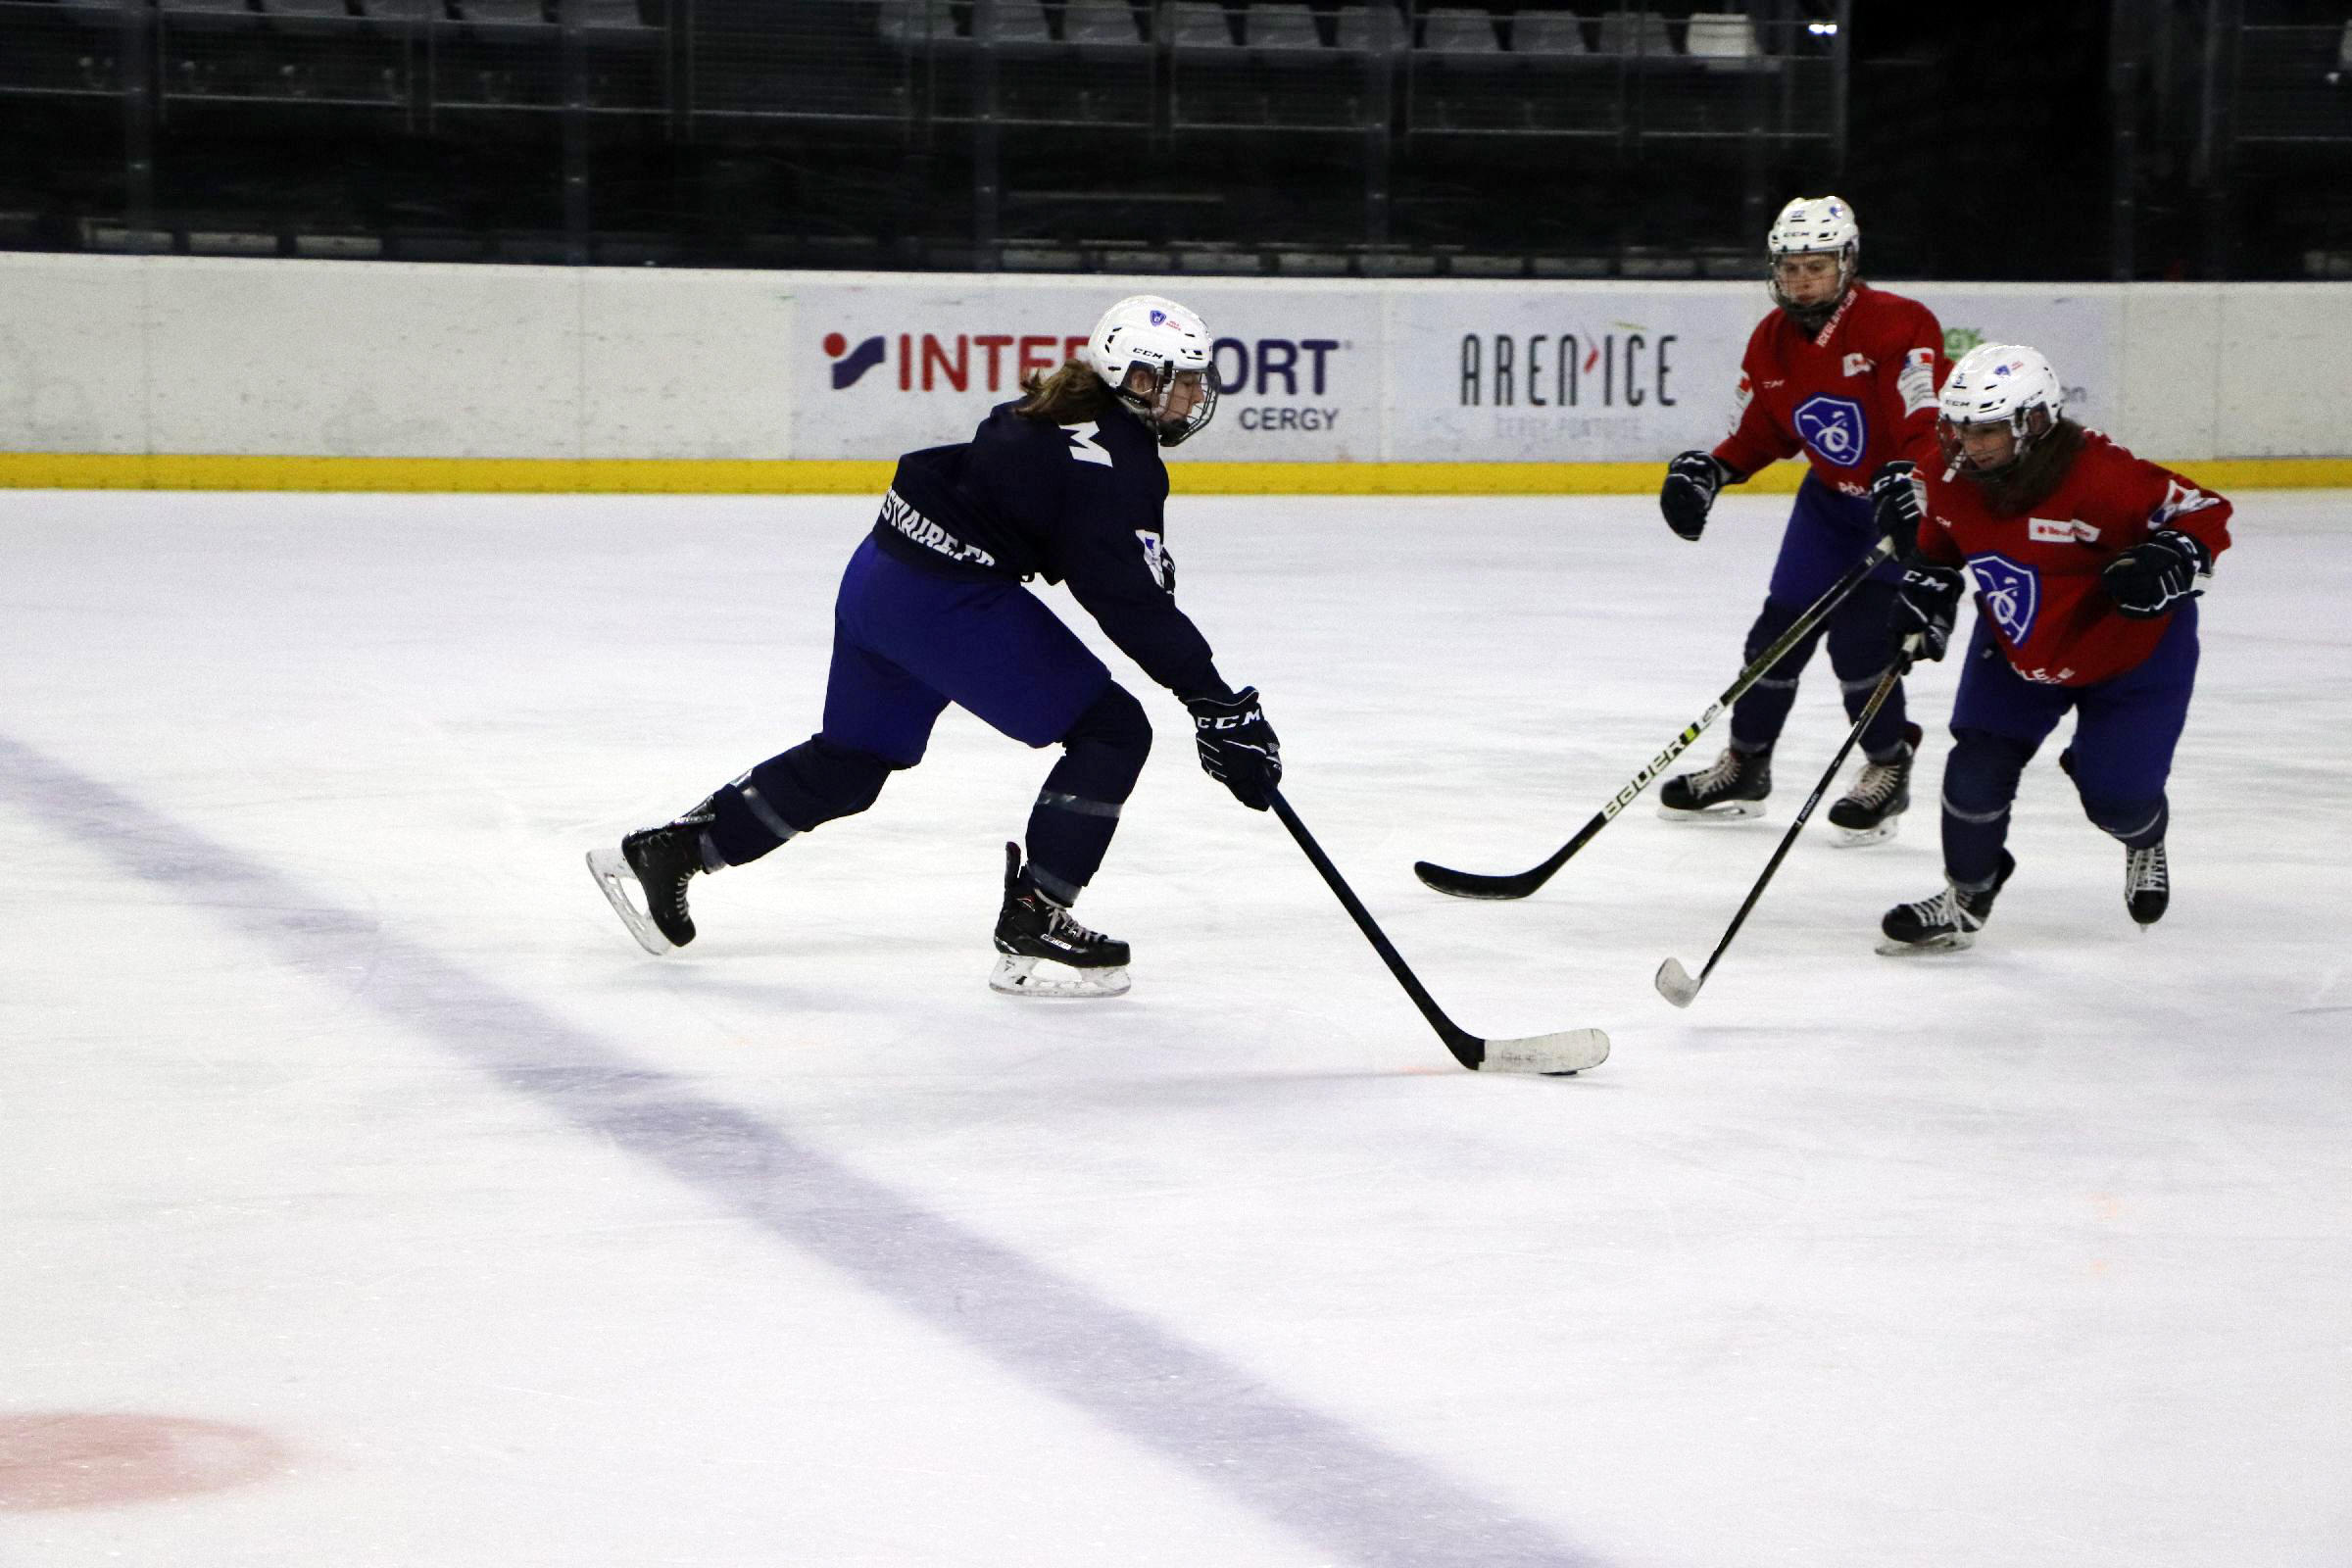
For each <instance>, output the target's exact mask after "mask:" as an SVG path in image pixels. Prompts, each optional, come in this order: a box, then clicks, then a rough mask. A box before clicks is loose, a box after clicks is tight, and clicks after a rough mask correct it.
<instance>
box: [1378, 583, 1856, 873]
mask: <svg viewBox="0 0 2352 1568" xmlns="http://www.w3.org/2000/svg"><path fill="white" fill-rule="evenodd" d="M1893 554H1894V541H1893V540H1891V539H1882V540H1880V541H1879V542H1878V545H1877V546H1876V548H1874V549H1873V550H1872V551H1871V553H1870V554H1869V555H1867V556H1864V557H1863V558H1862V559H1861V560H1860V561H1858V562H1856V563H1855V564H1853V565H1852V566H1850V567H1848V568H1847V569H1846V573H1845V575H1844V576H1842V577H1840V578H1838V580H1837V581H1836V582H1834V583H1832V584H1831V585H1830V591H1829V592H1828V593H1825V594H1823V595H1822V596H1821V597H1820V598H1819V599H1816V600H1814V601H1813V604H1812V606H1811V608H1809V609H1808V610H1806V612H1805V613H1803V614H1801V615H1799V616H1797V617H1796V623H1795V624H1794V625H1792V626H1790V627H1789V629H1788V630H1787V631H1785V632H1783V633H1781V635H1780V636H1779V637H1778V638H1777V639H1775V640H1774V642H1773V644H1772V646H1771V647H1769V648H1767V649H1765V650H1764V652H1762V653H1761V654H1758V655H1757V656H1756V657H1755V658H1754V659H1753V660H1752V661H1750V662H1749V663H1748V666H1747V667H1746V668H1745V669H1743V670H1741V671H1740V678H1739V679H1738V680H1735V681H1733V682H1732V683H1731V685H1729V686H1727V687H1725V688H1724V692H1723V695H1722V696H1721V697H1718V698H1716V699H1715V701H1714V702H1713V703H1711V704H1709V705H1708V706H1707V711H1705V712H1703V713H1701V714H1699V715H1698V717H1696V718H1695V719H1692V720H1691V723H1690V724H1688V725H1687V726H1685V727H1684V730H1683V732H1682V733H1681V734H1680V735H1677V736H1676V737H1675V738H1674V739H1673V741H1672V742H1670V743H1669V744H1668V745H1667V747H1666V749H1665V750H1664V751H1662V752H1660V753H1659V754H1658V755H1657V756H1655V757H1653V758H1651V759H1650V760H1648V761H1647V762H1645V763H1643V764H1642V768H1641V770H1640V771H1639V772H1637V773H1635V774H1634V776H1633V777H1632V778H1630V779H1628V780H1626V783H1625V788H1623V789H1621V790H1619V791H1618V792H1617V794H1616V795H1615V797H1614V798H1612V799H1611V800H1610V801H1609V803H1608V804H1607V805H1606V806H1604V807H1602V808H1601V809H1599V810H1598V811H1596V812H1594V813H1593V820H1592V821H1590V822H1587V823H1586V824H1585V825H1584V826H1583V827H1581V828H1579V829H1577V832H1576V837H1574V838H1572V839H1570V840H1569V841H1568V842H1567V843H1565V844H1563V845H1561V846H1560V847H1559V849H1558V850H1556V851H1554V852H1553V854H1552V857H1551V858H1550V859H1548V860H1545V861H1544V863H1543V864H1542V865H1537V866H1531V867H1529V868H1528V869H1527V870H1525V871H1520V872H1518V873H1516V874H1513V875H1507V876H1490V875H1487V874H1486V873H1484V872H1479V871H1456V870H1454V869H1452V868H1451V867H1449V866H1443V865H1438V864H1435V863H1433V862H1431V861H1428V860H1416V861H1414V862H1413V874H1414V875H1415V876H1417V877H1419V878H1420V879H1421V880H1422V881H1424V882H1426V883H1428V884H1429V885H1430V886H1431V887H1433V888H1436V889H1437V890H1438V891H1439V892H1440V893H1447V894H1451V895H1452V896H1453V897H1455V898H1457V899H1524V898H1526V897H1527V896H1528V895H1529V894H1530V893H1533V892H1535V891H1536V889H1538V888H1540V887H1542V886H1543V885H1544V883H1546V882H1548V881H1550V880H1551V875H1552V873H1553V872H1554V871H1557V870H1558V869H1559V868H1560V867H1561V866H1563V865H1566V864H1567V863H1568V859H1569V857H1571V856H1573V855H1575V854H1576V852H1577V851H1579V850H1581V849H1583V848H1584V847H1585V846H1586V845H1587V844H1589V843H1591V842H1592V840H1593V835H1594V834H1596V833H1598V832H1599V831H1600V830H1601V829H1602V828H1604V827H1607V826H1608V825H1609V824H1610V823H1611V822H1613V821H1615V820H1616V819H1617V813H1618V812H1620V811H1622V810H1624V809H1626V808H1627V807H1629V806H1631V805H1633V804H1634V801H1635V800H1636V798H1638V797H1639V796H1640V795H1641V793H1642V791H1643V790H1644V789H1646V788H1648V786H1649V781H1650V780H1651V779H1653V778H1656V777H1657V776H1658V775H1659V774H1660V773H1662V772H1664V771H1665V770H1666V768H1667V767H1668V765H1669V764H1671V763H1672V762H1673V761H1674V760H1675V759H1676V758H1678V757H1680V756H1682V755H1683V753H1684V752H1686V751H1688V750H1690V748H1691V742H1692V741H1695V740H1697V739H1698V738H1699V736H1700V735H1702V734H1704V733H1705V732H1706V728H1707V726H1708V725H1710V724H1712V723H1714V722H1715V720H1717V719H1718V718H1721V717H1722V716H1723V712H1724V710H1726V709H1728V708H1730V707H1731V706H1732V705H1733V704H1734V703H1736V702H1738V701H1739V700H1740V698H1742V697H1744V696H1746V695H1747V689H1748V688H1749V687H1750V686H1753V685H1754V684H1755V683H1756V682H1758V681H1760V680H1762V679H1763V678H1764V676H1765V674H1766V672H1767V671H1769V670H1770V669H1771V668H1772V666H1773V665H1775V664H1777V663H1779V662H1781V661H1782V660H1783V659H1784V658H1786V657H1787V656H1788V653H1789V649H1791V648H1794V647H1795V646H1796V645H1797V644H1798V643H1800V642H1803V641H1804V640H1805V639H1806V638H1807V637H1810V636H1811V635H1812V634H1813V630H1814V628H1815V627H1817V626H1819V625H1820V624H1821V623H1822V622H1823V621H1825V620H1827V619H1828V618H1829V617H1830V613H1831V612H1832V611H1834V610H1836V609H1837V608H1838V606H1839V605H1841V604H1843V603H1844V602H1845V597H1846V595H1848V594H1850V593H1852V592H1853V591H1854V590H1855V589H1856V588H1858V587H1860V586H1861V584H1862V579H1863V578H1865V577H1867V576H1869V575H1870V574H1871V573H1872V572H1873V571H1875V570H1877V569H1878V565H1879V563H1881V562H1882V561H1885V560H1887V558H1888V557H1889V556H1891V555H1893Z"/></svg>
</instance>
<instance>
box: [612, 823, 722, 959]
mask: <svg viewBox="0 0 2352 1568" xmlns="http://www.w3.org/2000/svg"><path fill="white" fill-rule="evenodd" d="M710 823H711V812H710V810H709V809H708V806H707V805H706V806H701V807H697V808H696V809H694V810H692V811H689V812H687V813H686V814H685V815H684V816H681V817H679V818H678V819H677V820H676V821H674V822H666V823H663V824H662V826H660V827H649V828H640V829H639V830H638V831H636V832H634V833H631V834H630V835H628V836H627V837H626V838H624V839H622V840H621V841H620V848H619V849H617V850H590V851H589V852H588V874H589V875H591V876H593V877H595V878H596V885H597V886H598V887H600V888H602V889H603V890H604V894H605V899H606V901H607V902H608V903H610V904H611V905H612V906H613V913H614V914H617V915H619V916H620V923H621V924H623V925H625V926H627V927H628V928H629V935H631V936H633V937H635V938H636V939H637V945H638V946H639V947H641V948H643V949H645V951H646V952H648V953H651V954H656V955H660V954H663V953H668V952H670V951H671V950H672V949H676V948H682V947H684V946H685V945H686V944H687V943H689V942H692V941H693V940H694V919H693V917H692V916H691V915H689V914H688V913H687V912H686V884H687V883H688V882H690V881H692V880H693V879H694V874H695V873H696V872H697V871H700V870H703V869H705V867H704V864H703V829H704V828H706V827H708V826H709V825H710ZM632 889H634V890H635V891H634V892H632V891H631V890H632Z"/></svg>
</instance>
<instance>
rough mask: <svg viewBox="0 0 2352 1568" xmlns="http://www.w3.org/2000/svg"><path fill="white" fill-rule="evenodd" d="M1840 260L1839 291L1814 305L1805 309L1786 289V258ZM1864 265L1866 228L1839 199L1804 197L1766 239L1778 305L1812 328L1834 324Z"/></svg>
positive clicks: (1767, 261)
mask: <svg viewBox="0 0 2352 1568" xmlns="http://www.w3.org/2000/svg"><path fill="white" fill-rule="evenodd" d="M1820 255H1828V256H1835V257H1837V258H1838V292H1837V293H1835V294H1833V295H1831V296H1830V297H1829V298H1828V299H1826V300H1823V301H1821V302H1820V303H1818V304H1814V305H1799V304H1797V303H1796V302H1795V301H1794V300H1791V299H1790V298H1789V296H1788V295H1787V294H1785V293H1783V292H1782V291H1781V259H1782V258H1783V257H1785V256H1820ZM1861 263H1862V227H1861V225H1860V224H1859V223H1857V222H1855V221H1854V210H1853V209H1852V208H1851V207H1848V206H1847V205H1846V204H1845V202H1844V201H1843V200H1842V199H1841V198H1839V197H1837V196H1799V197H1798V198H1797V199H1796V200H1794V201H1792V202H1790V203H1789V205H1788V206H1786V207H1784V208H1782V209H1781V216H1780V217H1778V218H1776V219H1774V220H1773V221H1772V229H1771V232H1769V233H1767V234H1766V235H1765V236H1764V270H1765V276H1766V278H1768V279H1769V280H1770V282H1771V286H1772V302H1773V304H1775V305H1778V306H1779V307H1780V308H1781V309H1782V310H1784V311H1787V312H1788V313H1789V315H1790V316H1793V317H1795V318H1796V319H1797V320H1798V322H1799V323H1801V324H1802V325H1804V326H1805V327H1807V328H1808V329H1810V328H1813V327H1817V326H1819V325H1820V324H1821V323H1822V322H1824V321H1826V320H1828V319H1830V317H1831V315H1832V313H1834V312H1835V311H1836V310H1837V309H1838V301H1840V300H1842V299H1844V298H1845V291H1846V290H1847V289H1849V288H1851V287H1853V283H1854V274H1855V272H1856V271H1857V270H1859V269H1860V267H1861Z"/></svg>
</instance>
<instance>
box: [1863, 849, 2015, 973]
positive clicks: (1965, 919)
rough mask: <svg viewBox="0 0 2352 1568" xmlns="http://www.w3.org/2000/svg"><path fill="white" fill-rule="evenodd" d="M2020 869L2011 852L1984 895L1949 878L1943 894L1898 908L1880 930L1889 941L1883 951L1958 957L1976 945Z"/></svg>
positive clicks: (2003, 854) (1881, 946)
mask: <svg viewBox="0 0 2352 1568" xmlns="http://www.w3.org/2000/svg"><path fill="white" fill-rule="evenodd" d="M2016 869H2017V861H2016V860H2014V859H2012V858H2010V856H2009V852H2008V851H2006V850H2004V851H2002V852H2001V868H2000V870H1999V871H1997V872H1995V873H1994V875H1993V878H1992V886H1990V887H1988V888H1985V889H1983V890H1981V891H1964V890H1962V889H1960V888H1958V887H1955V886H1953V885H1952V883H1951V881H1950V879H1949V878H1946V879H1945V881H1944V884H1943V891H1942V892H1941V893H1938V894H1936V897H1934V898H1932V899H1922V900H1921V901H1920V902H1919V903H1917V904H1898V905H1896V906H1895V907H1893V908H1891V909H1888V910H1887V917H1886V918H1885V919H1883V920H1881V921H1880V922H1879V929H1880V930H1881V931H1883V932H1884V933H1886V937H1887V940H1886V941H1884V942H1882V943H1880V944H1879V951H1880V952H1881V953H1884V954H1886V955H1887V956H1889V957H1893V956H1897V955H1901V954H1908V953H1957V952H1959V951H1960V950H1961V949H1962V948H1966V947H1969V946H1971V945H1973V944H1974V943H1975V942H1976V940H1977V933H1978V932H1979V931H1982V930H1984V929H1985V921H1987V920H1989V919H1991V918H1992V901H1993V899H1994V898H1996V897H1997V896H1998V895H1999V894H2000V891H2001V886H2002V884H2004V883H2006V882H2007V881H2008V880H2009V873H2010V872H2012V871H2014V870H2016Z"/></svg>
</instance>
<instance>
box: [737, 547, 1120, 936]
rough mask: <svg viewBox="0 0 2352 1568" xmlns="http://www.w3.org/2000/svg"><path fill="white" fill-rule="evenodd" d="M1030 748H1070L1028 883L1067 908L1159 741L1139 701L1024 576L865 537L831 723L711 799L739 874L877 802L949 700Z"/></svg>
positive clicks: (853, 575) (844, 623)
mask: <svg viewBox="0 0 2352 1568" xmlns="http://www.w3.org/2000/svg"><path fill="white" fill-rule="evenodd" d="M950 703H954V704H956V706H957V707H959V708H962V709H965V710H967V711H970V712H972V713H973V714H975V715H977V716H978V717H979V718H981V719H983V720H985V721H986V722H987V723H988V724H989V725H990V726H992V727H993V728H995V729H997V730H999V731H1002V732H1003V733H1004V734H1006V735H1009V736H1011V737H1012V738H1013V739H1014V740H1017V741H1020V742H1021V743H1023V744H1024V745H1028V746H1039V747H1042V746H1051V745H1053V744H1054V743H1055V742H1060V743H1062V745H1063V746H1064V747H1065V748H1066V751H1065V754H1064V755H1063V757H1062V758H1061V760H1059V761H1058V762H1056V763H1055V765H1054V770H1053V771H1052V773H1050V774H1049V775H1048V777H1047V780H1046V788H1045V789H1044V791H1042V792H1041V793H1040V794H1039V796H1038V800H1037V805H1036V807H1035V809H1033V811H1032V812H1031V814H1030V818H1029V835H1028V841H1029V844H1028V847H1029V861H1030V871H1031V874H1032V875H1033V876H1034V877H1035V878H1036V880H1037V882H1038V884H1039V886H1041V887H1043V888H1044V889H1045V890H1046V891H1047V892H1048V893H1049V894H1052V895H1053V896H1054V897H1056V898H1058V899H1060V900H1061V901H1062V902H1064V903H1068V902H1070V901H1071V900H1073V899H1075V898H1076V897H1077V895H1078V890H1079V889H1081V888H1083V887H1084V886H1085V885H1086V883H1087V882H1088V881H1089V880H1090V879H1091V878H1092V877H1093V875H1094V873H1095V870H1096V868H1097V867H1098V866H1100V865H1101V863H1102V860H1103V854H1104V852H1105V851H1107V850H1108V848H1109V846H1110V838H1111V834H1112V832H1113V831H1114V829H1115V828H1116V826H1117V823H1118V815H1119V809H1120V808H1121V807H1122V806H1123V805H1124V804H1125V802H1126V800H1127V796H1128V793H1129V792H1130V791H1131V790H1132V789H1133V788H1134V787H1135V780H1136V777H1137V775H1138V774H1140V773H1141V772H1142V771H1143V765H1144V760H1145V758H1146V757H1147V756H1148V755H1149V754H1150V751H1151V747H1152V728H1151V723H1150V721H1149V720H1148V719H1146V718H1145V716H1144V711H1143V705H1142V704H1140V703H1138V702H1137V701H1136V700H1135V698H1134V697H1133V696H1132V695H1130V694H1129V693H1128V692H1127V691H1126V690H1125V689H1124V688H1123V687H1120V686H1118V685H1117V684H1115V683H1114V682H1113V681H1112V680H1111V678H1110V671H1109V669H1107V668H1106V667H1105V666H1104V665H1103V662H1102V661H1101V660H1100V659H1097V658H1096V657H1095V656H1094V655H1093V654H1092V653H1091V652H1089V651H1088V649H1087V647H1086V645H1085V644H1084V643H1082V642H1080V641H1079V640H1078V638H1077V635H1076V634H1075V633H1073V632H1072V631H1071V630H1070V629H1069V627H1067V626H1066V625H1064V624H1062V622H1061V619H1060V617H1058V616H1056V615H1055V614H1054V613H1053V612H1052V611H1051V610H1048V609H1047V608H1046V607H1045V605H1043V604H1042V603H1040V602H1039V601H1038V600H1037V598H1036V597H1035V596H1034V595H1032V594H1030V593H1029V592H1028V590H1026V589H1024V588H1023V587H1021V585H1020V584H1018V583H1014V582H1002V581H992V580H985V579H973V578H965V577H951V576H947V575H944V574H942V573H939V572H934V571H926V570H924V569H923V568H921V567H920V566H915V565H911V564H907V563H906V562H903V561H900V560H898V559H896V558H895V557H892V556H890V555H887V554H885V553H884V552H883V551H882V550H881V549H880V547H878V546H877V545H876V544H875V543H874V541H873V540H872V539H870V538H869V539H867V540H865V541H864V542H863V543H861V544H860V545H859V546H858V550H857V552H856V554H854V555H853V556H852V557H851V558H850V564H849V568H848V570H847V571H845V572H844V573H843V575H842V580H841V592H840V594H839V596H838V597H837V598H836V600H835V602H834V609H833V663H832V668H831V671H830V673H829V674H828V676H827V678H826V682H825V719H824V727H823V728H822V729H820V730H819V731H818V732H817V733H816V734H815V735H813V736H811V737H810V738H809V740H807V741H805V742H803V743H802V744H801V745H799V746H796V747H794V748H793V749H792V750H791V751H788V752H785V753H784V754H782V755H781V756H779V757H774V758H771V759H769V760H767V761H765V762H762V763H760V765H759V766H758V767H755V768H753V769H752V770H751V772H749V773H747V774H745V775H744V776H743V777H742V778H740V779H737V780H736V781H735V782H734V783H733V784H730V785H728V786H727V787H726V788H724V789H721V790H720V791H718V792H717V793H716V795H714V796H713V797H712V802H711V804H712V809H713V811H714V813H715V816H716V820H715V821H714V822H713V824H712V827H711V843H712V845H713V846H714V847H715V848H716V849H717V851H718V853H719V855H720V857H721V858H723V859H724V860H725V861H726V862H727V863H729V864H732V865H741V864H743V863H744V862H745V861H747V860H753V859H757V858H759V857H760V856H762V855H764V854H766V853H767V852H768V851H769V850H772V849H774V848H775V847H776V846H777V845H778V844H781V843H782V842H783V841H784V840H785V839H787V838H790V837H791V836H792V835H793V834H795V833H799V832H806V831H808V830H809V829H810V828H813V827H815V826H817V825H818V824H820V823H823V822H828V821H831V820H833V819H834V818H835V817H841V816H849V815H852V814H854V813H856V812H858V811H862V810H864V809H866V808H867V807H869V806H871V805H873V803H874V801H875V799H876V798H877V797H878V796H879V795H880V794H881V791H882V785H883V783H884V781H885V780H886V779H887V778H888V777H889V775H890V773H891V772H892V771H893V770H894V769H897V768H904V767H912V766H914V765H915V764H916V763H917V762H919V761H921V760H922V759H923V753H924V751H925V749H926V748H927V747H928V746H929V744H930V740H931V729H932V726H933V725H934V724H936V723H937V722H938V720H939V715H940V714H941V713H942V712H943V711H945V710H946V709H947V706H948V704H950Z"/></svg>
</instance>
